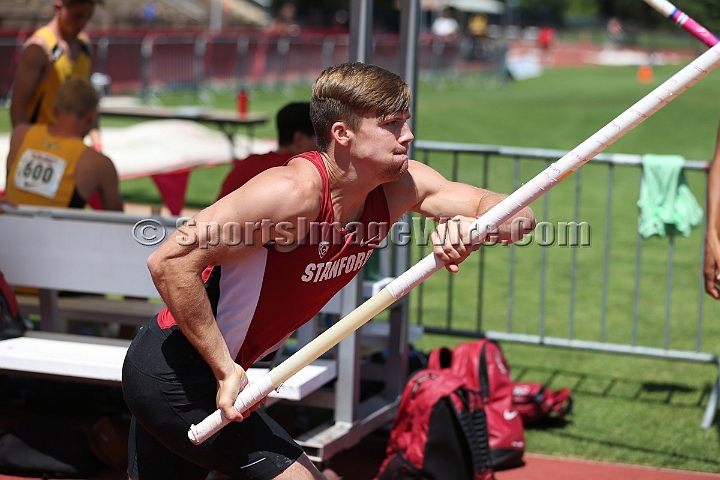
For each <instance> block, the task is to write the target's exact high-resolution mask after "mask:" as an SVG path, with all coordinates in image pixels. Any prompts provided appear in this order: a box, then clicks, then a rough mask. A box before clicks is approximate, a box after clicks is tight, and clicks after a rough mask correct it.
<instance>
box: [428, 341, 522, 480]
mask: <svg viewBox="0 0 720 480" xmlns="http://www.w3.org/2000/svg"><path fill="white" fill-rule="evenodd" d="M428 367H429V368H446V369H450V371H452V372H453V373H454V374H455V375H457V376H459V377H462V378H464V379H465V382H466V383H467V384H468V385H469V386H470V388H473V389H475V390H477V391H479V392H481V393H482V397H483V405H484V407H485V415H486V416H487V424H488V434H489V438H490V458H491V461H492V465H493V468H495V469H496V470H499V469H504V468H513V467H518V466H521V465H522V464H523V462H522V456H523V453H524V452H525V430H524V426H523V421H522V419H521V418H520V412H518V410H517V409H516V408H515V405H514V404H513V400H512V385H513V382H512V379H511V378H510V368H509V367H508V364H507V361H506V360H505V356H504V355H503V352H502V350H501V349H500V346H499V345H498V344H497V343H495V342H493V341H492V340H490V339H488V338H481V339H479V340H475V341H472V342H468V343H461V344H459V345H457V346H456V347H455V349H454V350H450V349H449V348H446V347H441V348H438V349H435V350H433V351H432V352H430V356H429V358H428Z"/></svg>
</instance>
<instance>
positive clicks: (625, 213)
mask: <svg viewBox="0 0 720 480" xmlns="http://www.w3.org/2000/svg"><path fill="white" fill-rule="evenodd" d="M680 68H681V66H680V65H676V66H662V67H655V69H654V76H655V83H654V84H652V85H645V84H640V83H639V82H638V81H637V79H636V69H635V68H634V67H584V68H575V69H567V70H548V71H546V72H544V73H543V75H542V76H540V77H538V78H535V79H529V80H524V81H521V82H511V83H508V84H498V83H495V82H493V81H490V80H488V79H487V78H483V77H481V76H479V75H463V76H460V77H457V78H454V79H452V80H450V79H446V80H443V81H438V82H434V83H431V82H428V81H422V82H421V83H420V85H419V87H418V92H417V95H416V105H417V110H416V119H415V121H416V123H415V133H416V136H417V138H418V139H423V140H442V141H454V142H468V143H483V144H494V145H512V146H525V147H543V148H554V149H560V150H569V149H571V148H573V147H575V146H576V145H578V144H579V143H581V142H582V141H583V140H585V139H586V138H588V137H589V136H590V135H592V134H593V133H595V132H596V131H597V130H599V129H600V128H602V127H603V126H604V125H606V124H607V123H608V122H609V121H610V120H612V119H613V118H615V117H616V116H617V115H618V114H620V113H621V112H623V111H624V110H625V109H627V108H628V107H629V106H631V105H632V104H634V103H635V102H636V101H637V100H639V99H640V98H641V97H643V96H644V95H646V94H647V93H648V92H650V91H651V90H652V89H653V88H654V87H655V86H657V85H659V84H660V83H661V82H662V81H664V80H665V79H667V78H669V77H670V76H671V75H672V74H674V73H675V72H677V71H678V70H679V69H680ZM308 95H309V85H297V86H290V87H286V88H284V89H283V90H276V89H272V88H267V89H263V88H255V89H253V90H252V91H251V97H250V101H251V103H250V108H251V110H256V111H265V112H275V111H277V109H278V108H279V107H281V106H282V105H283V104H284V103H286V102H288V101H291V100H305V99H307V98H308ZM233 98H234V95H233V92H219V91H208V92H205V93H204V94H203V95H202V98H201V99H200V100H198V99H196V98H193V97H191V96H189V95H186V94H174V95H167V96H164V97H162V101H163V103H165V104H168V105H184V104H189V103H194V102H197V101H202V102H203V103H205V104H208V105H212V106H214V107H218V108H228V109H229V108H233ZM718 104H720V72H714V73H711V74H710V75H709V76H708V77H707V78H705V79H704V80H702V81H701V82H700V83H698V84H697V85H696V86H694V87H692V88H691V89H690V90H688V91H687V92H685V93H684V94H683V95H682V96H681V97H679V98H678V99H676V100H675V101H674V102H672V103H671V104H669V105H668V106H666V107H665V108H663V109H662V110H661V111H659V112H658V113H656V114H655V115H654V116H653V117H651V118H650V119H648V120H647V121H645V122H644V123H643V124H642V125H640V126H639V127H637V128H636V129H635V130H633V131H632V132H630V133H629V134H627V135H626V136H625V137H624V138H622V139H621V140H619V141H618V142H617V143H615V144H614V145H612V146H611V147H609V148H608V150H607V151H608V152H624V153H635V154H644V153H658V154H679V155H682V156H684V157H685V158H687V159H696V160H707V159H709V158H710V157H711V155H712V153H713V149H714V146H715V138H716V131H717V125H718V121H720V115H718V108H717V106H718ZM6 118H7V115H6V114H3V113H2V112H0V130H3V131H7V124H6V123H5V124H3V123H2V122H6ZM103 124H104V125H108V126H109V125H121V124H122V122H119V121H116V120H114V121H110V120H107V121H104V122H103ZM273 130H274V126H273V124H272V123H270V124H268V125H265V126H263V127H261V128H258V129H257V130H256V133H257V135H259V136H263V137H271V136H274V131H273ZM433 166H436V167H437V168H438V169H439V170H441V171H448V169H449V165H448V160H447V159H445V160H444V159H442V158H440V159H439V160H437V164H433ZM499 168H500V167H499ZM227 170H228V167H214V168H208V169H202V170H197V171H194V172H193V173H192V175H191V180H190V185H189V191H188V202H187V203H188V205H189V206H193V207H203V206H206V205H208V204H209V203H211V202H212V201H213V200H214V198H215V196H216V195H217V192H218V190H219V187H220V183H221V181H222V179H223V177H224V175H225V173H226V172H227ZM539 171H540V168H539V167H538V165H537V164H528V165H524V167H523V172H522V173H523V178H525V179H529V178H531V177H532V176H534V175H535V174H536V173H538V172H539ZM594 172H595V170H594V168H593V166H592V165H588V166H586V167H584V168H583V170H582V175H583V177H582V178H583V182H584V184H586V186H585V187H584V190H583V191H584V192H586V196H585V197H584V199H583V212H582V215H583V218H582V219H583V220H585V219H595V218H602V217H603V215H604V209H605V205H604V203H602V202H599V201H598V198H599V197H598V195H599V192H601V191H602V192H604V189H605V184H604V179H603V178H602V177H600V176H599V175H596V174H595V173H594ZM477 175H478V174H477V172H474V171H472V169H464V170H462V171H461V179H462V180H465V181H468V182H471V183H472V182H478V181H479V180H480V179H479V177H478V176H477ZM494 175H495V177H494V178H496V182H497V183H496V184H495V185H497V187H496V186H492V185H491V188H495V189H499V190H503V191H508V192H509V191H510V190H511V185H510V184H509V180H508V179H507V178H506V176H503V172H502V169H500V170H498V171H497V172H496V173H494ZM616 176H617V177H619V178H616V182H617V183H616V187H615V189H616V195H618V196H617V198H616V199H615V200H614V205H615V208H614V210H613V218H614V222H617V223H618V225H619V227H620V228H619V229H618V230H615V231H619V230H620V229H621V227H622V225H629V226H630V228H628V231H629V232H630V233H631V235H629V236H627V237H625V236H623V235H621V234H620V233H618V237H617V239H614V241H616V242H618V243H617V246H614V247H613V248H614V251H615V252H616V253H615V254H616V255H617V256H618V259H619V261H618V265H619V266H618V267H617V269H616V270H613V271H612V276H613V280H614V281H615V280H617V281H618V282H620V283H619V285H623V283H622V282H623V281H624V282H626V283H625V285H629V284H631V282H632V276H633V270H632V267H633V265H632V264H631V262H629V261H628V260H627V259H629V258H632V256H633V255H634V251H633V249H634V238H635V234H634V232H636V225H637V207H636V202H637V196H638V185H639V170H638V169H625V170H624V171H622V172H618V173H617V174H616ZM703 181H704V176H703V174H701V173H692V172H690V173H688V183H689V185H690V186H691V188H692V189H693V191H694V192H695V194H696V196H697V197H698V198H699V199H701V198H702V194H703V190H704V188H703ZM121 187H122V192H123V195H124V197H125V198H126V200H128V201H138V202H145V203H159V196H158V194H157V192H156V191H155V187H154V186H153V185H152V183H151V182H150V181H149V180H145V179H143V180H133V181H127V182H123V184H122V186H121ZM593 187H594V188H593ZM571 192H572V184H571V183H569V182H568V186H565V185H564V184H563V185H562V186H561V187H558V188H557V189H556V190H554V191H553V197H552V202H553V207H552V209H553V210H552V212H553V213H552V215H553V216H557V218H565V219H566V220H567V216H568V215H571V213H572V207H571V205H570V204H569V202H568V200H567V198H568V196H569V195H571ZM539 207H540V206H539V205H538V206H535V205H534V208H535V209H536V213H539V212H540V211H541V210H540V208H539ZM553 218H555V217H553ZM615 218H617V220H615ZM593 221H594V220H593ZM598 221H599V220H598ZM628 238H629V239H630V240H628ZM700 241H701V232H700V230H699V229H695V230H694V231H693V233H692V235H691V236H690V237H689V238H688V239H680V240H678V246H677V247H676V248H677V252H676V256H678V257H679V258H680V260H679V261H680V262H681V266H682V268H679V267H676V269H678V271H676V275H678V282H679V285H678V286H677V287H676V288H677V291H678V292H680V291H682V292H684V293H683V297H682V298H687V295H691V294H693V292H694V295H695V296H697V276H696V275H697V274H696V270H695V269H696V266H697V262H698V261H699V258H698V257H699V245H700V243H699V242H700ZM653 245H654V246H653ZM653 248H657V250H658V251H657V252H656V253H652V249H653ZM649 249H650V251H651V253H649V254H647V255H658V258H664V257H663V255H664V254H665V253H664V247H663V246H662V245H661V244H660V242H654V244H652V242H651V246H650V247H649ZM567 252H568V251H567V249H566V250H565V251H564V252H563V251H560V250H557V249H555V250H553V251H552V252H550V254H549V255H550V262H551V263H553V264H556V265H558V266H559V267H557V268H558V273H556V274H555V275H556V277H553V281H555V280H557V278H560V277H562V276H563V275H564V274H563V273H562V268H564V265H566V264H567V261H568V260H567V257H568V254H567ZM579 254H580V255H582V256H583V257H582V258H583V261H585V262H589V263H587V265H591V264H592V262H593V261H594V259H593V258H592V257H593V255H592V253H590V252H588V253H586V252H580V253H579ZM528 258H530V257H529V256H527V257H524V258H521V259H520V260H519V261H520V262H521V264H520V265H522V266H523V268H519V271H518V273H517V276H518V277H521V278H520V280H519V282H520V283H519V288H520V291H522V288H523V286H524V285H528V287H527V288H528V289H534V288H536V287H534V286H533V285H534V283H533V282H537V279H532V278H531V277H532V276H533V272H534V271H535V270H534V269H535V268H536V263H534V262H536V260H535V259H532V258H531V259H528ZM417 259H418V257H417V254H415V255H414V256H413V261H416V260H417ZM487 259H488V260H487V261H488V263H489V264H490V266H489V267H487V268H494V269H496V270H494V271H498V272H503V266H504V265H505V264H506V262H507V254H506V253H504V252H497V253H496V252H495V251H492V250H491V251H489V252H488V253H487ZM522 262H525V263H522ZM623 264H624V267H623ZM593 268H594V267H593ZM588 269H592V268H591V267H590V266H589V267H588ZM683 270H684V271H683ZM437 277H438V279H437V280H436V279H435V278H432V279H430V280H428V282H426V283H427V284H428V285H427V288H425V289H424V292H425V295H430V297H428V298H430V299H432V298H433V295H437V300H435V301H434V307H436V308H437V309H438V311H442V312H444V310H445V306H446V304H447V301H448V300H447V298H444V297H443V296H442V295H443V290H442V288H441V287H442V285H443V282H446V281H447V280H446V278H447V275H444V274H443V273H439V274H438V275H437ZM525 277H527V278H525ZM476 278H477V273H476V271H475V270H473V267H472V266H468V268H467V269H465V270H463V271H461V273H460V274H458V275H457V276H456V282H455V289H456V295H457V296H458V298H459V299H460V300H453V301H454V302H456V303H455V305H454V312H456V314H457V315H458V316H459V317H462V316H463V315H465V314H466V313H467V312H465V310H468V311H469V314H468V318H470V319H471V318H472V314H473V313H474V310H475V309H476V302H475V301H474V296H475V295H476V293H475V291H476V290H475V284H476V280H475V279H476ZM463 279H465V280H467V279H470V281H463ZM582 280H583V282H584V285H585V288H584V289H583V291H582V294H583V295H587V296H593V295H597V291H598V289H599V287H598V283H597V278H594V277H592V276H586V277H582ZM431 281H432V282H437V283H436V284H437V285H439V286H432V285H436V284H435V283H430V282H431ZM558 281H559V280H558ZM643 281H644V282H645V283H644V285H647V287H645V291H646V292H648V293H647V297H645V298H644V299H643V308H644V309H645V308H646V309H648V312H651V313H650V314H649V315H653V316H658V315H659V316H662V315H663V310H664V305H663V302H662V300H660V297H659V295H660V294H659V293H657V294H656V293H654V292H662V291H664V282H665V279H664V277H662V275H660V274H658V273H657V272H655V273H653V270H652V269H650V271H649V273H648V274H647V275H646V278H644V280H643ZM499 283H500V282H498V284H499ZM559 285H561V287H559V296H558V298H559V299H562V298H566V297H567V292H565V291H564V290H563V287H562V284H561V283H559ZM496 287H497V288H498V290H497V291H495V292H494V293H493V292H492V291H491V292H490V293H487V292H486V296H485V298H486V299H487V298H502V295H503V294H504V293H503V291H502V289H501V288H500V287H499V286H496ZM621 288H628V287H627V286H624V287H621ZM534 294H535V290H528V291H527V296H528V298H530V297H532V295H534ZM410 296H411V299H412V298H413V293H411V294H410ZM505 298H507V297H505ZM525 300H526V299H525V298H521V299H517V306H516V310H517V313H516V314H517V315H518V317H522V316H532V315H536V314H537V312H535V311H534V310H533V309H534V307H533V305H534V303H532V302H530V301H525ZM486 301H487V300H486ZM504 301H505V300H504V299H503V302H504ZM612 301H613V302H614V303H613V304H612V308H611V309H610V316H609V318H608V323H609V324H610V325H615V326H617V329H620V330H621V329H622V328H626V325H627V316H628V313H629V312H628V309H629V308H630V306H629V305H628V303H627V301H625V300H623V299H622V298H621V297H619V296H618V297H613V300H612ZM558 302H560V305H559V306H557V309H558V310H557V311H561V312H565V313H563V315H566V314H567V313H566V312H567V308H566V306H565V305H563V304H562V303H561V302H562V300H558ZM428 303H433V301H432V300H431V301H428ZM502 305H504V303H502ZM483 308H484V309H487V315H486V316H488V317H489V318H490V320H489V321H490V322H492V321H493V318H495V317H493V315H505V312H504V310H503V309H504V307H502V308H500V309H499V311H500V312H501V313H499V314H496V312H495V311H494V310H493V307H492V305H485V306H483ZM677 308H679V309H681V310H680V313H675V314H674V317H673V318H678V317H679V318H680V319H681V321H682V318H683V317H684V316H685V315H687V317H688V322H689V323H692V324H693V325H692V326H690V329H692V327H693V326H694V314H693V313H692V312H693V308H694V305H679V306H677ZM685 308H687V311H688V312H690V313H687V314H686V313H684V312H685V310H683V309H685ZM553 311H555V310H553ZM704 311H705V325H706V329H705V337H704V339H703V346H704V349H705V350H710V351H713V352H717V353H720V351H718V350H720V349H718V347H717V344H718V338H719V337H718V336H719V335H720V327H719V326H718V318H720V309H719V308H718V306H717V305H716V304H714V303H711V302H706V307H705V310H704ZM432 315H433V312H432V310H431V309H430V310H429V311H428V312H426V313H424V316H425V317H426V318H428V317H429V318H431V317H432ZM588 315H590V313H588V312H577V317H578V318H577V321H578V329H579V330H580V334H581V335H586V336H588V337H592V336H596V335H597V332H596V331H594V330H593V328H594V327H592V326H588V325H591V324H590V323H588V324H587V325H585V323H584V320H585V318H586V317H587V316H588ZM590 316H592V315H590ZM503 320H504V317H503ZM562 320H564V319H560V321H562ZM468 321H472V320H468ZM561 324H562V323H560V325H561ZM623 325H625V327H623ZM548 327H549V328H556V327H554V326H553V325H552V324H549V325H548ZM673 327H674V328H676V329H682V326H681V325H677V326H676V325H673ZM557 328H560V327H557ZM661 328H662V322H661V321H660V324H659V327H648V329H647V330H646V331H643V332H642V334H643V335H644V337H643V340H644V341H645V340H646V341H647V342H649V343H654V342H657V341H658V337H661V331H660V330H661ZM555 333H558V334H564V333H566V332H555ZM548 334H552V332H548ZM623 335H625V336H623ZM621 337H622V338H621ZM462 340H464V339H462V338H457V337H441V336H436V335H426V336H425V337H424V338H423V339H422V340H421V341H420V342H419V343H418V344H417V345H416V346H417V347H418V348H420V349H421V350H423V351H428V350H430V349H431V348H434V347H436V346H439V345H441V344H454V343H457V342H458V341H462ZM608 340H611V341H623V340H624V341H627V336H626V332H622V334H618V337H617V338H615V337H614V338H612V339H608ZM683 342H686V343H687V342H689V344H685V343H684V344H683V345H682V348H693V346H694V343H693V342H694V338H692V336H691V338H690V339H689V340H683ZM503 348H504V349H505V352H506V355H507V358H508V361H509V363H510V366H511V368H512V370H513V373H514V376H515V377H516V378H518V379H523V380H537V381H543V382H546V383H547V384H548V385H549V386H550V387H553V388H557V387H560V386H568V387H570V388H571V390H572V391H573V395H574V398H575V413H574V414H573V415H571V416H570V418H569V421H568V422H567V423H565V424H562V425H558V424H552V423H548V424H543V425H541V426H539V427H536V428H530V429H528V430H527V443H528V450H529V451H531V452H537V453H546V454H553V455H561V456H568V457H581V458H589V459H595V460H608V461H619V462H626V463H633V464H646V465H654V466H657V467H665V468H679V469H688V470H696V471H704V472H715V473H720V427H719V426H718V425H715V426H713V428H711V429H708V430H703V429H701V428H700V427H699V424H700V420H701V418H702V414H703V410H704V407H705V404H706V402H707V400H708V395H709V391H710V388H711V385H712V382H713V381H714V379H715V377H716V375H717V367H716V366H713V365H705V364H694V363H689V362H671V361H665V360H653V359H646V358H635V357H628V356H622V355H611V354H598V353H591V352H585V351H578V350H564V349H558V348H551V347H537V346H525V345H518V344H509V343H508V344H504V345H503Z"/></svg>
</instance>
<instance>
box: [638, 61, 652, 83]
mask: <svg viewBox="0 0 720 480" xmlns="http://www.w3.org/2000/svg"><path fill="white" fill-rule="evenodd" d="M637 79H638V82H640V83H652V81H653V71H652V67H651V66H650V65H648V64H647V63H643V64H642V65H640V66H639V67H638V71H637Z"/></svg>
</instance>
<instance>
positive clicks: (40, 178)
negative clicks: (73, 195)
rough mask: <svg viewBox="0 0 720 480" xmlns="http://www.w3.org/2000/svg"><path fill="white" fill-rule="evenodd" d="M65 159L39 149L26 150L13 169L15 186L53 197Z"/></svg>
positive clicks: (61, 174) (65, 162) (64, 166)
mask: <svg viewBox="0 0 720 480" xmlns="http://www.w3.org/2000/svg"><path fill="white" fill-rule="evenodd" d="M66 167H67V160H65V159H64V158H62V157H58V156H57V155H53V154H51V153H48V152H41V151H39V150H32V149H28V150H26V151H25V152H24V153H23V154H22V156H21V157H20V160H19V161H18V166H17V169H16V170H15V178H14V179H13V181H14V182H15V188H17V189H19V190H24V191H26V192H29V193H34V194H35V195H40V196H43V197H45V198H55V194H56V193H57V190H58V187H59V186H60V180H62V177H63V173H64V172H65V168H66Z"/></svg>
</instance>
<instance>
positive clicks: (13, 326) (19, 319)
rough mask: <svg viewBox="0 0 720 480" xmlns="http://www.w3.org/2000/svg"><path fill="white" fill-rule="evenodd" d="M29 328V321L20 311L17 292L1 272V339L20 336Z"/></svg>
mask: <svg viewBox="0 0 720 480" xmlns="http://www.w3.org/2000/svg"><path fill="white" fill-rule="evenodd" d="M27 329H28V321H27V320H26V319H25V317H24V316H23V315H22V314H21V313H20V310H19V309H18V304H17V298H15V292H14V291H13V289H12V287H11V286H10V285H8V283H7V281H6V280H5V277H4V276H3V274H2V272H0V340H6V339H8V338H13V337H20V336H22V335H23V334H24V333H25V330H27Z"/></svg>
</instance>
